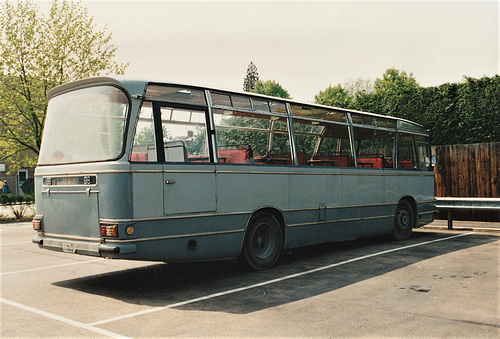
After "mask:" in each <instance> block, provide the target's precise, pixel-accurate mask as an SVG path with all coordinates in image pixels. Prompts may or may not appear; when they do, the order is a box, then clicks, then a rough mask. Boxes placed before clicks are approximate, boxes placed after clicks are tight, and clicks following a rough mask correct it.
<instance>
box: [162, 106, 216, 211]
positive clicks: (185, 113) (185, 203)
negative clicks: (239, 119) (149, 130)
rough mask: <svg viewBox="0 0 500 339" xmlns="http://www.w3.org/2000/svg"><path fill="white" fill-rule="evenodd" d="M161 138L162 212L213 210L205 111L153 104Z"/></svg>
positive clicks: (213, 167) (212, 166)
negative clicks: (159, 123) (159, 124)
mask: <svg viewBox="0 0 500 339" xmlns="http://www.w3.org/2000/svg"><path fill="white" fill-rule="evenodd" d="M154 106H155V107H154V110H155V112H156V116H157V117H159V121H160V122H161V126H160V130H159V131H157V134H160V133H161V134H162V135H163V137H162V139H161V140H159V141H160V142H159V143H158V142H157V144H159V145H162V144H163V149H162V150H159V152H158V157H159V160H160V161H161V162H162V163H163V183H162V185H163V213H164V214H165V215H173V214H185V213H202V212H214V211H215V210H216V188H215V164H214V163H213V161H212V159H213V157H211V156H210V151H209V145H208V142H207V128H206V125H207V118H206V115H207V112H206V111H205V110H204V109H200V108H198V107H192V108H191V107H188V106H177V107H175V106H172V105H169V106H163V105H154Z"/></svg>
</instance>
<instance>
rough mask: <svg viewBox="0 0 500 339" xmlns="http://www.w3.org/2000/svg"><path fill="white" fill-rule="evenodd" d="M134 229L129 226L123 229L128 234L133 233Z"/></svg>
mask: <svg viewBox="0 0 500 339" xmlns="http://www.w3.org/2000/svg"><path fill="white" fill-rule="evenodd" d="M134 231H135V230H134V228H133V227H131V226H129V227H127V229H126V230H125V232H127V234H128V235H132V234H134Z"/></svg>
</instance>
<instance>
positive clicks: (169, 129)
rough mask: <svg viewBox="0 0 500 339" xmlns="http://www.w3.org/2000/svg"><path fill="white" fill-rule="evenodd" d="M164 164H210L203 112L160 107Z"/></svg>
mask: <svg viewBox="0 0 500 339" xmlns="http://www.w3.org/2000/svg"><path fill="white" fill-rule="evenodd" d="M160 113H161V125H162V131H163V148H164V152H165V161H166V162H210V156H209V152H208V146H207V145H208V143H207V132H206V118H205V112H204V111H197V110H188V109H179V108H172V107H161V108H160Z"/></svg>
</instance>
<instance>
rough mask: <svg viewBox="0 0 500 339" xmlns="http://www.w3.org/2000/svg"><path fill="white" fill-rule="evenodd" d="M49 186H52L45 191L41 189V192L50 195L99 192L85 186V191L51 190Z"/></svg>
mask: <svg viewBox="0 0 500 339" xmlns="http://www.w3.org/2000/svg"><path fill="white" fill-rule="evenodd" d="M51 188H53V187H50V188H49V187H48V188H47V190H46V191H42V192H41V193H42V194H47V195H51V194H81V193H82V194H87V195H90V194H93V193H100V192H99V191H92V190H91V189H90V188H87V189H86V190H85V191H53V190H52V189H51Z"/></svg>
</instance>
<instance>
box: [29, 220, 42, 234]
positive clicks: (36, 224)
mask: <svg viewBox="0 0 500 339" xmlns="http://www.w3.org/2000/svg"><path fill="white" fill-rule="evenodd" d="M31 222H32V224H33V229H34V230H35V231H41V230H42V219H38V218H37V219H35V218H34V219H33V220H32V221H31Z"/></svg>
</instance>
